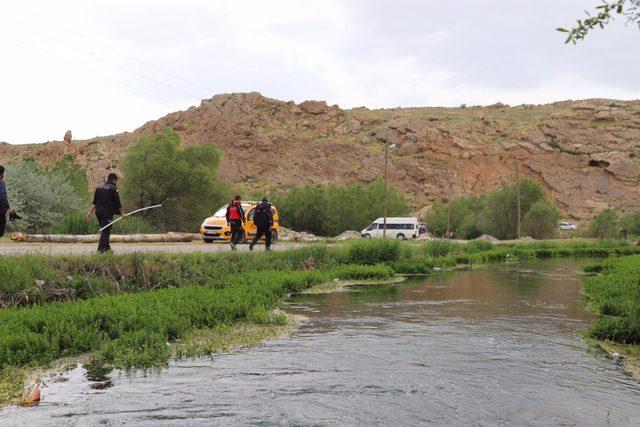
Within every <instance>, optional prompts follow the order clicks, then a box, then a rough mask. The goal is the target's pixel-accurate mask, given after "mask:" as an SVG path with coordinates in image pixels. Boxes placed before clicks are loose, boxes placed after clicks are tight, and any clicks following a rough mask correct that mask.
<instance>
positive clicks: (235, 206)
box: [227, 196, 244, 251]
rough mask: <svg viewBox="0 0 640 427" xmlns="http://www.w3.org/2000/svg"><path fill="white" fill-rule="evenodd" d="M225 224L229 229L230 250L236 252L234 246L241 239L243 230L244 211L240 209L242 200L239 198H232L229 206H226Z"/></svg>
mask: <svg viewBox="0 0 640 427" xmlns="http://www.w3.org/2000/svg"><path fill="white" fill-rule="evenodd" d="M227 223H228V224H229V227H231V250H232V251H235V250H237V248H236V245H237V244H238V242H239V241H240V239H241V238H242V234H243V233H244V228H243V227H242V224H243V223H244V210H243V209H242V200H241V198H240V196H236V197H234V198H233V200H232V201H231V203H229V206H227Z"/></svg>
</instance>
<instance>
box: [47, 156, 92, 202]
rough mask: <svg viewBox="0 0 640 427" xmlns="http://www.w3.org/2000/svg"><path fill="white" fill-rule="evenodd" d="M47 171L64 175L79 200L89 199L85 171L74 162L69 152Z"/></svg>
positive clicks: (85, 200) (88, 200)
mask: <svg viewBox="0 0 640 427" xmlns="http://www.w3.org/2000/svg"><path fill="white" fill-rule="evenodd" d="M48 172H49V173H51V174H56V175H59V176H62V177H64V178H65V180H66V181H67V182H68V183H69V184H70V185H71V186H72V187H73V190H74V191H75V193H76V195H77V196H78V197H79V198H80V200H82V201H83V202H85V203H89V202H90V201H91V200H90V197H91V195H90V193H89V180H88V179H87V171H86V170H85V169H84V168H83V167H81V166H80V165H79V164H78V163H77V162H76V159H75V158H74V157H73V156H72V155H71V154H67V155H66V156H64V157H63V158H62V160H60V161H59V162H58V163H56V164H55V165H54V166H53V167H52V168H51V169H50V170H49V171H48Z"/></svg>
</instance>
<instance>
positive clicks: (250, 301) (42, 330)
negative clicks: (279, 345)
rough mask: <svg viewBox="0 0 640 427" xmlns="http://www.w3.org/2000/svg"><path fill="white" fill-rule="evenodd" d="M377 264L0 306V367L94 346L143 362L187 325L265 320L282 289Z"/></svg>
mask: <svg viewBox="0 0 640 427" xmlns="http://www.w3.org/2000/svg"><path fill="white" fill-rule="evenodd" d="M391 273H392V271H391V270H390V269H389V268H388V267H384V266H371V267H365V266H344V267H341V268H340V269H338V270H336V271H332V270H327V271H262V272H259V273H255V272H253V273H245V274H241V275H236V276H228V277H224V278H222V279H218V281H216V280H213V281H211V282H208V283H207V285H206V286H184V287H180V288H170V289H161V290H156V291H152V292H146V293H130V294H123V295H119V296H109V297H103V298H92V299H88V300H84V301H77V302H73V303H71V302H60V303H52V304H48V305H42V306H40V305H38V306H33V307H29V308H20V309H18V308H9V309H4V310H0V370H1V369H2V368H4V367H6V366H22V365H27V364H30V363H48V362H51V361H53V360H54V359H56V358H58V357H61V356H66V355H75V354H79V353H84V352H88V351H98V353H97V355H96V357H97V358H98V359H99V360H101V361H102V362H103V363H110V364H113V365H115V366H123V367H147V366H151V365H154V364H158V363H164V362H166V361H167V359H168V358H169V356H170V353H171V350H170V348H169V346H168V345H167V343H168V342H171V341H174V340H176V339H179V338H180V337H182V336H184V335H185V334H186V333H187V332H188V331H189V330H191V329H192V328H203V327H213V326H219V325H225V324H226V325H229V324H232V323H234V322H237V321H239V320H250V321H257V322H266V321H269V318H268V310H270V309H272V308H274V307H276V306H277V305H278V304H279V302H280V301H281V300H282V299H283V298H284V297H285V296H286V295H288V294H290V293H295V292H300V291H302V290H304V289H306V288H308V287H310V286H312V285H314V284H319V283H322V282H323V281H328V280H331V279H333V278H336V277H338V276H340V277H341V278H344V277H348V278H350V279H370V278H375V279H380V278H388V277H390V276H391Z"/></svg>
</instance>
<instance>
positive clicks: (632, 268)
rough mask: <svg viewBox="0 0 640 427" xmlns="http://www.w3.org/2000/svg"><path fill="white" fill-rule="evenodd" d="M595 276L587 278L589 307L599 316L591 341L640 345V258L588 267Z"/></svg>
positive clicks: (616, 260)
mask: <svg viewBox="0 0 640 427" xmlns="http://www.w3.org/2000/svg"><path fill="white" fill-rule="evenodd" d="M584 269H585V271H586V272H588V273H592V274H595V275H592V276H586V277H585V278H584V287H583V291H584V293H585V295H586V296H587V297H588V298H589V305H588V307H589V308H590V309H591V310H592V311H594V312H595V313H597V314H598V319H597V320H596V322H595V324H594V325H593V326H592V327H591V328H590V329H589V330H588V332H587V333H588V335H589V336H590V337H591V338H595V339H598V340H611V341H615V342H618V343H623V344H640V256H639V255H633V256H627V257H622V258H618V259H611V260H606V261H603V262H601V263H596V264H590V265H588V266H585V268H584Z"/></svg>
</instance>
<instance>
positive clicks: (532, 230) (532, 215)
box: [523, 200, 560, 239]
mask: <svg viewBox="0 0 640 427" xmlns="http://www.w3.org/2000/svg"><path fill="white" fill-rule="evenodd" d="M559 217H560V213H559V212H558V209H556V207H555V206H553V205H552V204H551V203H549V202H547V201H546V200H539V201H537V202H535V203H534V204H533V205H532V206H531V208H530V209H529V211H528V212H527V213H526V214H525V216H524V221H523V226H524V227H523V229H524V232H525V233H526V234H527V235H528V236H531V237H533V238H534V239H548V238H550V237H553V235H554V234H555V232H556V222H557V221H558V218H559Z"/></svg>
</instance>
